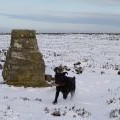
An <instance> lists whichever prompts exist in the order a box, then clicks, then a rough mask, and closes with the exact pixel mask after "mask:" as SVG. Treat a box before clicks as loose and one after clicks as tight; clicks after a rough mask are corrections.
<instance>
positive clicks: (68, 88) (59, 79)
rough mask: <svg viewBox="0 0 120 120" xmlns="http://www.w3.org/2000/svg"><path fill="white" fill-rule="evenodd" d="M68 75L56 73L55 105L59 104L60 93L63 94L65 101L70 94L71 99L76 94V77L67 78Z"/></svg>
mask: <svg viewBox="0 0 120 120" xmlns="http://www.w3.org/2000/svg"><path fill="white" fill-rule="evenodd" d="M66 74H67V72H63V73H59V72H57V71H55V83H56V95H55V100H54V101H53V104H55V103H57V99H58V96H59V93H60V92H62V94H63V98H64V99H66V98H67V96H68V94H69V93H71V97H73V95H74V93H75V77H67V76H65V75H66Z"/></svg>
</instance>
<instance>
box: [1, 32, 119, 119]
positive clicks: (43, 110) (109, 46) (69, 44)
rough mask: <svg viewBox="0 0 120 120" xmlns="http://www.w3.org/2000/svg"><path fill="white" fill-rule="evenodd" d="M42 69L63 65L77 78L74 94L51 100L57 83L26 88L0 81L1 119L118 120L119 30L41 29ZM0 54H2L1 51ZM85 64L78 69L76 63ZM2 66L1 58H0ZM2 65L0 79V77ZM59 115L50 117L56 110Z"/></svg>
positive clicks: (5, 43)
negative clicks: (68, 31) (55, 31)
mask: <svg viewBox="0 0 120 120" xmlns="http://www.w3.org/2000/svg"><path fill="white" fill-rule="evenodd" d="M37 40H38V46H39V49H40V51H41V52H42V53H43V57H44V60H45V64H46V74H51V75H53V76H54V71H53V69H54V67H56V66H59V65H63V66H67V67H68V68H69V69H70V71H69V74H68V76H75V77H76V86H77V87H76V93H75V96H74V98H73V99H71V98H70V96H68V98H67V100H63V98H62V94H60V96H59V98H58V104H56V105H53V104H52V101H53V100H54V97H55V87H49V88H24V87H13V86H8V85H5V84H0V120H42V119H43V120H63V119H64V120H74V119H75V120H110V119H111V120H112V119H114V120H119V119H120V76H119V75H118V74H117V72H118V70H119V69H120V35H114V34H111V35H108V34H56V35H55V34H40V35H37ZM9 44H10V36H9V35H1V36H0V50H2V49H8V48H9ZM0 59H2V60H4V55H3V54H2V53H0ZM77 62H80V63H81V64H80V65H78V66H76V67H77V68H78V67H82V68H83V73H82V74H76V71H75V66H74V64H75V63H77ZM0 64H2V65H3V62H0ZM1 73H2V70H0V81H1V82H2V81H3V78H2V74H1ZM55 111H56V112H59V113H60V116H53V115H52V114H53V113H54V112H55Z"/></svg>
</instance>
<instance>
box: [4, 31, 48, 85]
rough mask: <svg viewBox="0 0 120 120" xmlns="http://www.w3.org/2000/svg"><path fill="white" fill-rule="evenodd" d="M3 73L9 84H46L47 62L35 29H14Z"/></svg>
mask: <svg viewBox="0 0 120 120" xmlns="http://www.w3.org/2000/svg"><path fill="white" fill-rule="evenodd" d="M2 74H3V79H4V80H5V82H6V83H7V84H9V85H15V86H25V87H29V86H30V87H41V86H46V82H45V64H44V60H43V57H42V54H41V53H40V52H39V49H38V46H37V40H36V32H35V31H34V30H12V33H11V44H10V48H9V50H8V52H7V57H6V62H5V64H4V68H3V73H2Z"/></svg>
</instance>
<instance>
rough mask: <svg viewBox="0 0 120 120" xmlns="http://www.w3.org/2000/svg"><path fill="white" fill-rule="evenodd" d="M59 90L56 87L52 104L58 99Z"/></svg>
mask: <svg viewBox="0 0 120 120" xmlns="http://www.w3.org/2000/svg"><path fill="white" fill-rule="evenodd" d="M59 92H60V90H59V89H57V91H56V94H55V100H54V101H53V104H56V103H57V99H58V96H59Z"/></svg>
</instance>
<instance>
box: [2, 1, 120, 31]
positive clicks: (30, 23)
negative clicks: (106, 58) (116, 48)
mask: <svg viewBox="0 0 120 120" xmlns="http://www.w3.org/2000/svg"><path fill="white" fill-rule="evenodd" d="M0 28H1V29H0V32H7V31H11V30H12V29H35V30H37V32H120V0H0Z"/></svg>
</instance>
